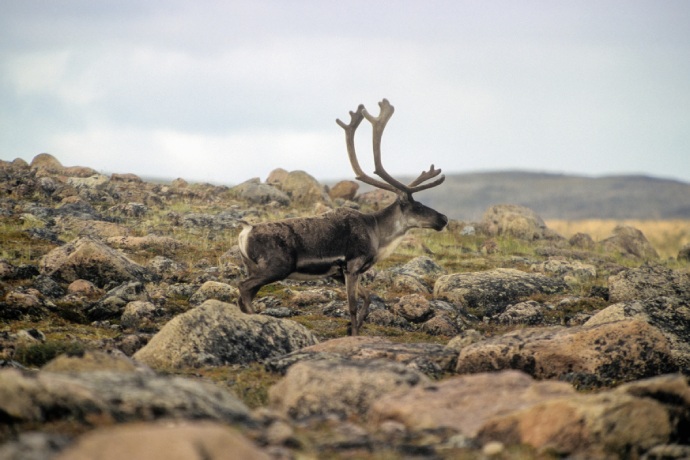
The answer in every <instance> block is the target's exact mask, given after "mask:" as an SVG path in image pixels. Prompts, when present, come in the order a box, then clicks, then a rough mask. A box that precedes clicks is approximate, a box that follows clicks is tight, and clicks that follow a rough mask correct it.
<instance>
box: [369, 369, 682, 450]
mask: <svg viewBox="0 0 690 460" xmlns="http://www.w3.org/2000/svg"><path fill="white" fill-rule="evenodd" d="M671 401H674V402H671ZM679 406H680V407H679ZM688 408H690V390H689V388H688V384H687V381H685V379H684V378H683V377H682V376H680V375H668V376H662V377H656V378H652V379H648V380H643V381H639V382H635V383H631V384H627V385H622V386H621V387H619V388H617V389H615V390H611V391H606V392H603V393H598V394H586V393H584V394H583V393H577V392H575V391H574V390H573V388H572V387H571V386H570V385H568V384H567V383H565V382H556V381H541V382H540V381H534V380H532V379H531V378H530V377H529V376H527V375H525V374H523V373H521V372H516V371H502V372H497V373H481V374H475V375H467V376H459V377H452V378H449V379H446V380H443V381H440V382H434V383H431V384H422V385H418V386H416V387H414V388H411V389H409V390H407V391H406V392H400V393H396V394H390V395H385V396H383V397H381V398H380V399H379V400H378V401H376V402H375V403H374V404H373V405H372V408H371V410H370V412H369V419H370V420H371V421H372V422H373V423H374V424H376V425H378V426H379V427H380V428H383V427H384V426H385V425H386V424H391V423H399V424H401V425H402V426H403V427H404V428H405V429H406V431H407V432H408V436H424V435H429V434H431V433H434V434H435V435H436V436H439V437H441V441H443V440H445V441H447V442H450V441H451V440H455V439H458V438H461V439H466V440H469V441H470V442H474V443H475V444H478V445H484V446H486V445H488V444H489V443H492V442H500V443H503V444H507V445H516V444H527V445H530V446H532V447H534V448H536V449H537V450H538V451H539V452H541V453H549V454H550V455H557V456H561V457H568V456H576V458H638V457H639V456H641V455H642V454H643V453H644V452H645V451H647V450H648V449H650V448H652V447H653V446H656V445H658V444H664V443H669V442H673V441H674V440H677V439H687V437H686V435H684V434H681V433H682V431H684V430H685V429H686V425H685V424H686V423H687V413H688V412H687V411H688ZM679 410H680V412H681V413H683V414H684V415H679V413H678V411H679Z"/></svg>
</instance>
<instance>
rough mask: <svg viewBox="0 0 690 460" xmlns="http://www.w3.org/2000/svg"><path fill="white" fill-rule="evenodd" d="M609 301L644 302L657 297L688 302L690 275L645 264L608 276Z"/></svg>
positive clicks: (689, 298)
mask: <svg viewBox="0 0 690 460" xmlns="http://www.w3.org/2000/svg"><path fill="white" fill-rule="evenodd" d="M608 284H609V299H610V300H611V301H612V302H624V301H628V300H644V299H651V298H654V297H659V296H670V297H680V298H681V299H684V300H686V301H690V274H688V273H683V272H680V271H675V270H672V269H670V268H666V267H664V266H662V265H656V264H645V265H642V266H641V267H638V268H630V269H628V270H625V271H622V272H620V273H618V274H616V275H613V276H610V277H609V279H608Z"/></svg>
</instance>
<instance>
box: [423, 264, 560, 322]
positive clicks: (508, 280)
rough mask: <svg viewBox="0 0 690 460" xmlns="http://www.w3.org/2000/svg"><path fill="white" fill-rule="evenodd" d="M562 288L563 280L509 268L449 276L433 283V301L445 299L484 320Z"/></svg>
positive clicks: (557, 291)
mask: <svg viewBox="0 0 690 460" xmlns="http://www.w3.org/2000/svg"><path fill="white" fill-rule="evenodd" d="M565 289H566V284H565V282H564V281H563V280H560V279H554V278H549V277H547V276H544V275H542V274H538V273H527V272H523V271H520V270H516V269H512V268H497V269H494V270H489V271H483V272H471V273H453V274H450V275H444V276H441V277H439V278H438V279H437V280H436V284H435V285H434V298H436V299H441V300H447V301H448V302H452V303H455V304H457V305H459V306H461V307H462V308H469V309H470V310H471V311H472V313H473V314H475V315H477V316H480V317H485V316H493V315H496V314H499V313H501V312H502V311H503V310H505V307H507V306H508V305H510V304H512V303H515V302H516V301H519V300H520V299H522V298H524V297H529V296H531V295H534V294H555V293H559V292H562V291H564V290H565Z"/></svg>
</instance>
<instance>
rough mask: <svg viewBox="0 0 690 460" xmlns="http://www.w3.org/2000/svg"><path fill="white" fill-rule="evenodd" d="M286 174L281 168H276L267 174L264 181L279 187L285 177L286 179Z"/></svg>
mask: <svg viewBox="0 0 690 460" xmlns="http://www.w3.org/2000/svg"><path fill="white" fill-rule="evenodd" d="M288 174H289V173H288V172H287V171H286V170H284V169H283V168H276V169H274V170H273V171H271V172H270V173H269V174H268V177H267V178H266V183H267V184H268V185H273V186H276V187H278V188H280V186H281V185H282V183H283V182H285V179H287V176H288Z"/></svg>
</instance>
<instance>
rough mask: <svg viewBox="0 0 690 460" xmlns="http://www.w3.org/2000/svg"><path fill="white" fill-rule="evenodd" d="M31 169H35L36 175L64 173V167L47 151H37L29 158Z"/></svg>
mask: <svg viewBox="0 0 690 460" xmlns="http://www.w3.org/2000/svg"><path fill="white" fill-rule="evenodd" d="M29 166H31V169H34V170H36V171H37V173H38V175H41V176H45V175H46V174H64V170H65V167H64V166H62V163H60V161H58V159H57V158H55V157H54V156H53V155H51V154H49V153H39V154H38V155H36V156H35V157H34V158H33V160H31V163H30V165H29Z"/></svg>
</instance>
